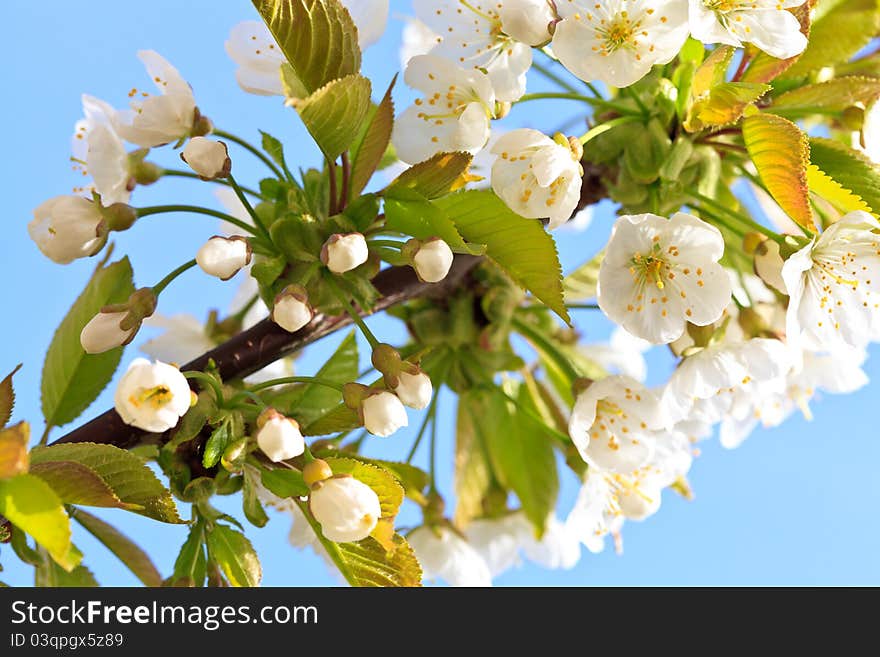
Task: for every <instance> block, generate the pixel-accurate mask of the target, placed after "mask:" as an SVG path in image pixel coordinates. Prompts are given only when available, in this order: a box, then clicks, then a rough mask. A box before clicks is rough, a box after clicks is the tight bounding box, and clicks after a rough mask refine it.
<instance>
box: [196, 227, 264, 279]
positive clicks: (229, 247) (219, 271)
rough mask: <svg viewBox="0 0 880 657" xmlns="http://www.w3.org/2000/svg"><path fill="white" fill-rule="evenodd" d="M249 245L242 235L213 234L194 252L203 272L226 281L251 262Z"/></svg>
mask: <svg viewBox="0 0 880 657" xmlns="http://www.w3.org/2000/svg"><path fill="white" fill-rule="evenodd" d="M251 255H252V254H251V246H250V244H249V243H248V241H247V240H246V239H245V238H243V237H238V236H236V237H218V236H214V237H212V238H211V239H209V240H208V241H207V242H205V243H204V244H203V245H202V247H201V248H200V249H199V251H198V253H196V262H197V263H198V265H199V267H200V268H201V270H202V271H203V272H205V273H206V274H208V275H209V276H215V277H217V278H219V279H220V280H222V281H228V280H229V279H230V278H232V277H233V276H235V275H236V274H237V273H238V272H239V271H241V269H242V268H243V267H246V266H247V265H249V264H250V262H251Z"/></svg>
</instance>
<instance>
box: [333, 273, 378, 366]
mask: <svg viewBox="0 0 880 657" xmlns="http://www.w3.org/2000/svg"><path fill="white" fill-rule="evenodd" d="M324 281H325V282H326V283H327V287H329V288H330V289H331V290H332V291H333V294H334V296H335V297H336V298H337V299H338V300H339V303H341V304H342V307H343V308H344V309H345V312H347V313H348V316H349V317H351V319H352V321H353V322H354V323H355V325H356V326H357V327H358V328H359V329H360V330H361V333H363V334H364V337H365V338H366V339H367V342H369V343H370V347H371V348H372V349H375V348H376V347H378V346H379V345H380V344H381V342H379V340H378V339H377V338H376V336H375V335H373V332H372V331H371V330H370V328H369V327H368V326H367V324H366V322H364V318H363V317H361V316H360V314H359V313H358V312H357V311H356V310H355V309H354V307H353V306H352V305H351V302H350V301H349V300H348V297H346V296H345V294H344V293H343V292H342V290H340V289H339V286H338V285H337V284H336V281H334V280H333V278H332V276H328V277H325V278H324Z"/></svg>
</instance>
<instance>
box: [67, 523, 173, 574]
mask: <svg viewBox="0 0 880 657" xmlns="http://www.w3.org/2000/svg"><path fill="white" fill-rule="evenodd" d="M73 519H74V520H76V521H77V522H78V523H79V524H80V525H82V526H83V527H84V528H85V529H86V531H88V532H89V533H90V534H91V535H92V536H94V537H95V538H97V539H98V540H99V541H100V542H101V543H103V544H104V547H106V548H107V549H108V550H110V551H111V552H112V553H113V554H114V555H116V557H117V558H118V559H119V560H120V561H121V562H122V563H124V564H125V565H126V567H127V568H128V569H129V570H130V571H131V572H132V573H134V575H135V576H136V577H137V578H138V579H139V580H140V581H141V582H142V583H143V584H144V586H161V584H162V575H160V574H159V571H158V570H157V569H156V566H155V565H153V562H152V561H151V560H150V557H149V556H147V554H146V552H144V551H143V550H142V549H141V548H140V547H138V546H137V544H135V543H134V542H133V541H132V540H131V539H130V538H128V537H127V536H126V535H125V534H123V533H122V532H120V531H119V530H118V529H116V528H115V527H113V526H112V525H110V524H108V523H106V522H104V521H103V520H101V519H100V518H98V517H97V516H93V515H92V514H90V513H86V512H85V511H83V510H82V509H77V510H76V512H75V513H73Z"/></svg>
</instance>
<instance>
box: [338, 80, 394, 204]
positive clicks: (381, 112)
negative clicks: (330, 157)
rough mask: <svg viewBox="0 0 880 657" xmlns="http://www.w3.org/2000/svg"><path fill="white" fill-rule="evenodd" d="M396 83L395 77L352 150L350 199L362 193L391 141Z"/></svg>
mask: <svg viewBox="0 0 880 657" xmlns="http://www.w3.org/2000/svg"><path fill="white" fill-rule="evenodd" d="M396 81H397V76H396V75H395V76H394V79H393V80H392V81H391V84H390V85H389V86H388V91H386V92H385V96H384V97H383V98H382V102H380V103H379V105H378V106H376V108H375V109H374V111H373V113H372V116H371V117H370V122H369V123H368V124H367V128H366V130H365V131H364V134H363V138H362V139H361V140H360V142H358V143H356V144H355V145H354V147H353V148H352V155H353V160H352V164H351V182H350V193H349V198H351V199H354V198H355V197H357V196H358V194H360V193H361V192H362V191H364V188H365V187H366V186H367V183H369V182H370V178H372V177H373V173H375V171H376V168H377V167H378V166H379V164H380V163H381V161H382V156H383V155H385V151H386V150H387V149H388V144H389V142H390V141H391V129H392V128H393V127H394V100H393V99H392V98H391V91H392V89H394V83H395V82H396Z"/></svg>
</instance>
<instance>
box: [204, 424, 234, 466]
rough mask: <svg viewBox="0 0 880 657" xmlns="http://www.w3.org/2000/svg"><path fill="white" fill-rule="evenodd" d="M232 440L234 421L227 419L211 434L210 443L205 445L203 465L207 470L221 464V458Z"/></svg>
mask: <svg viewBox="0 0 880 657" xmlns="http://www.w3.org/2000/svg"><path fill="white" fill-rule="evenodd" d="M232 439H233V435H232V420H230V419H228V418H227V419H226V420H224V421H223V422H221V423H220V426H218V427H217V428H216V429H214V431H212V432H211V436H210V437H209V438H208V442H206V443H205V451H204V453H203V454H202V465H203V466H204V467H205V468H213V467H214V466H215V465H217V464H218V463H219V462H220V457H222V456H223V452H224V451H225V450H226V446H227V445H228V444H229V443H230V442H231V441H232Z"/></svg>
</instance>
